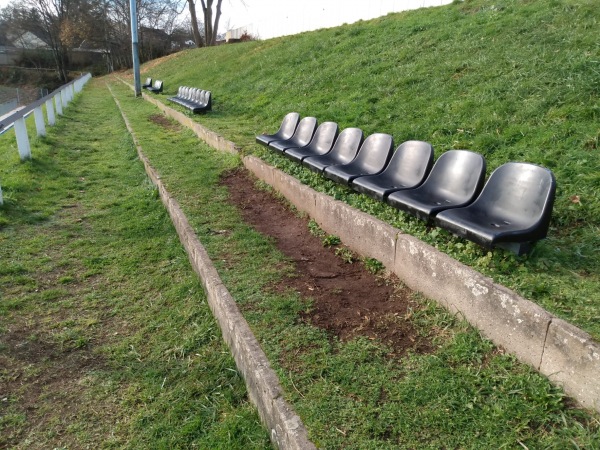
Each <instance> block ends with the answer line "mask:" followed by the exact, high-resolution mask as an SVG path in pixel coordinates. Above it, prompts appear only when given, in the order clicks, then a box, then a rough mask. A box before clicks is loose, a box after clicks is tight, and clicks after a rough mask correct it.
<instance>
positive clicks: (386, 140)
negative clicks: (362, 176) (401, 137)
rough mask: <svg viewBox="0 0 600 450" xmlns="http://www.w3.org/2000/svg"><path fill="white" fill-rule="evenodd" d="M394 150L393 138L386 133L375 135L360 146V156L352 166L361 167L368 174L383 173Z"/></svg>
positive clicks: (357, 156)
mask: <svg viewBox="0 0 600 450" xmlns="http://www.w3.org/2000/svg"><path fill="white" fill-rule="evenodd" d="M393 149H394V138H392V136H390V135H389V134H385V133H373V134H372V135H370V136H369V137H367V138H366V139H365V141H364V142H363V144H362V145H361V146H360V150H358V155H356V158H355V159H354V161H352V164H353V165H354V164H356V165H358V166H360V167H361V169H363V170H364V171H365V172H366V173H377V172H381V171H382V170H383V168H384V167H385V166H386V164H387V163H388V161H389V160H390V157H391V156H392V150H393Z"/></svg>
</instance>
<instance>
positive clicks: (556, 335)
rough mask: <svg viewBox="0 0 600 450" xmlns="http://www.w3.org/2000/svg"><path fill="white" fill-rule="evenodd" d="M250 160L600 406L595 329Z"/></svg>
mask: <svg viewBox="0 0 600 450" xmlns="http://www.w3.org/2000/svg"><path fill="white" fill-rule="evenodd" d="M243 163H244V166H245V167H246V168H247V169H248V170H249V171H250V172H252V173H253V174H254V175H255V176H256V177H257V178H259V179H261V180H262V181H264V182H266V183H268V184H270V185H271V186H272V187H273V188H274V189H275V190H276V191H278V192H280V193H281V194H282V195H284V196H285V197H286V198H287V199H288V201H289V202H290V203H291V204H293V205H294V206H295V207H296V208H297V209H298V210H300V211H303V212H305V213H307V214H308V215H309V216H310V217H311V218H312V219H313V220H315V221H316V222H317V223H318V224H319V226H320V227H321V228H322V229H323V230H325V231H326V232H328V233H331V234H334V235H336V236H338V237H339V238H340V239H341V241H342V242H343V243H344V244H345V245H347V246H348V247H349V248H350V249H352V250H353V251H355V252H357V253H359V254H361V255H363V256H367V257H370V258H376V259H378V260H379V261H380V262H381V263H383V264H384V265H385V266H386V268H388V270H390V271H392V272H393V273H395V274H396V275H397V276H398V277H399V278H400V279H401V280H402V281H403V282H404V283H405V284H406V285H407V286H408V287H410V288H411V289H413V290H415V291H418V292H421V293H422V294H423V295H425V296H426V297H428V298H431V299H433V300H435V301H436V302H438V303H439V304H441V305H443V306H444V307H446V308H447V309H448V310H449V311H451V312H453V313H455V314H460V315H461V316H462V317H464V318H465V320H467V321H468V322H469V323H470V324H471V325H473V326H474V327H476V328H477V329H479V331H480V332H481V333H482V334H483V335H484V336H486V337H487V338H488V339H490V340H491V341H492V342H494V344H496V345H499V346H501V347H503V348H504V349H505V350H506V351H508V352H509V353H512V354H513V355H515V356H516V357H517V358H518V359H519V360H520V361H522V362H524V363H527V364H529V365H530V366H532V367H533V368H535V369H536V370H538V371H539V372H540V373H542V374H544V375H546V376H547V377H548V378H549V379H550V381H552V382H553V383H554V384H557V385H559V386H561V387H562V388H563V389H564V390H565V392H566V393H567V394H568V395H570V396H571V397H573V398H575V399H576V400H577V401H578V402H579V403H580V404H581V405H582V406H584V407H586V408H590V409H595V410H596V411H600V345H599V344H598V343H597V342H595V341H594V340H593V339H592V338H591V336H590V335H589V334H587V333H586V332H584V331H582V330H580V329H578V328H576V327H574V326H573V325H570V324H568V323H567V322H565V321H563V320H561V319H558V318H557V317H555V316H553V315H552V314H550V313H549V312H548V311H546V310H544V309H543V308H541V307H540V306H538V305H537V304H535V303H533V302H531V301H529V300H527V299H525V298H523V297H521V296H519V295H518V294H516V293H515V292H513V291H511V290H510V289H507V288H506V287H504V286H502V285H499V284H496V283H494V282H493V280H492V279H490V278H488V277H485V276H483V275H482V274H480V273H479V272H477V271H476V270H473V269H471V268H470V267H468V266H466V265H464V264H462V263H460V262H458V261H456V260H455V259H453V258H451V257H450V256H448V255H446V254H445V253H443V252H441V251H439V250H437V249H435V248H433V247H431V246H430V245H428V244H426V243H424V242H421V241H420V240H419V239H417V238H415V237H413V236H410V235H407V234H403V233H402V232H401V231H400V230H399V229H397V228H394V227H392V226H391V225H389V224H387V223H385V222H383V221H381V220H379V219H376V218H374V217H372V216H370V215H368V214H365V213H363V212H362V211H359V210H357V209H355V208H352V207H351V206H348V205H347V204H346V203H343V202H340V201H337V200H334V199H333V198H331V197H329V196H328V195H326V194H322V193H320V192H317V191H315V190H313V189H311V188H310V187H308V186H306V185H303V184H302V183H300V182H299V181H298V180H296V179H295V178H294V177H291V176H290V175H287V174H286V173H284V172H282V171H280V170H278V169H275V168H273V167H271V166H269V165H268V164H266V163H265V162H263V161H262V160H261V159H259V158H256V157H254V156H246V157H244V158H243Z"/></svg>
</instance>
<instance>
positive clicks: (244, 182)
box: [222, 169, 431, 355]
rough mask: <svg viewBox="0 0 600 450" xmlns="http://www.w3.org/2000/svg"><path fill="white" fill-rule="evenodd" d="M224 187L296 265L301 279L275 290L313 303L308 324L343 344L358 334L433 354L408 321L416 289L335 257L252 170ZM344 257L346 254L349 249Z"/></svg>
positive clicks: (401, 349)
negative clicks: (293, 292)
mask: <svg viewBox="0 0 600 450" xmlns="http://www.w3.org/2000/svg"><path fill="white" fill-rule="evenodd" d="M222 183H223V184H224V185H225V186H227V187H228V188H229V193H230V200H231V202H232V203H233V204H235V205H236V206H237V207H238V208H239V210H240V211H241V214H242V216H243V218H244V220H245V221H246V223H248V224H250V225H251V226H253V227H254V228H255V229H256V230H257V231H259V232H261V233H262V234H264V235H267V236H271V237H272V238H273V239H274V240H275V242H276V245H277V247H278V249H279V250H280V251H281V252H282V253H283V254H285V255H286V256H287V257H288V258H290V259H291V260H292V261H293V263H294V265H295V269H296V271H295V273H296V276H295V277H293V278H287V279H286V280H285V283H281V284H280V285H277V286H274V289H275V290H277V291H284V290H287V289H290V288H291V289H295V290H296V291H298V292H299V293H300V294H301V295H302V296H303V297H307V298H311V299H312V300H313V306H312V308H311V310H310V311H308V312H307V313H305V314H304V316H303V320H306V321H307V322H310V323H312V324H313V325H315V326H317V327H320V328H323V329H325V330H327V331H328V332H330V333H331V334H333V335H334V336H337V337H338V338H340V339H341V340H343V341H346V340H349V339H352V338H354V337H357V336H366V337H368V338H371V339H379V340H381V341H382V342H384V343H385V344H386V345H388V346H390V348H391V349H392V351H393V353H394V354H397V355H402V354H405V353H406V352H407V351H409V350H411V351H413V352H419V353H427V352H429V351H431V344H430V341H429V340H428V339H427V338H426V337H423V336H421V335H420V334H419V333H418V331H417V330H416V329H415V327H414V326H413V325H412V324H411V322H410V321H409V320H407V317H408V316H409V315H410V312H411V311H412V308H415V307H417V304H416V303H415V301H414V300H413V299H412V291H410V290H409V289H408V288H406V287H404V286H403V285H402V284H401V283H400V282H399V280H398V279H397V278H396V277H394V276H391V275H385V276H383V275H379V276H377V275H374V274H372V273H370V272H369V271H367V270H366V268H365V266H364V264H363V263H362V262H360V261H354V262H352V263H349V262H347V260H348V259H349V258H341V257H340V256H338V255H336V248H333V247H325V246H324V245H323V242H322V240H321V239H320V238H318V237H316V236H313V235H312V234H311V233H310V231H309V228H308V225H307V219H302V218H300V217H298V216H297V215H295V214H294V213H293V212H292V211H291V210H290V209H289V208H288V207H287V206H286V205H285V204H284V203H283V202H282V201H281V200H279V199H277V198H276V197H275V196H273V195H272V194H271V193H269V192H267V191H264V190H262V189H259V188H257V187H256V186H255V182H254V179H252V178H251V177H250V175H249V174H248V172H247V171H245V170H241V169H240V170H235V171H232V172H230V173H227V174H226V175H225V176H224V177H223V178H222ZM338 248H339V247H338ZM338 253H340V251H339V250H338ZM342 253H344V254H346V255H347V252H346V251H343V252H342Z"/></svg>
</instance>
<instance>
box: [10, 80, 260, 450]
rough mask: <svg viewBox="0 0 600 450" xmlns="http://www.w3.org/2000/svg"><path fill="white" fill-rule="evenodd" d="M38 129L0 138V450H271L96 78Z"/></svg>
mask: <svg viewBox="0 0 600 450" xmlns="http://www.w3.org/2000/svg"><path fill="white" fill-rule="evenodd" d="M48 131H49V135H48V137H47V138H44V139H36V140H34V141H33V142H32V147H33V148H32V153H33V160H32V161H29V162H26V163H20V162H19V161H18V156H17V155H18V154H17V151H16V147H15V143H14V137H13V136H10V134H9V135H6V136H1V137H0V138H1V139H0V178H1V179H2V186H3V190H4V193H5V205H4V206H3V207H0V447H1V448H4V447H6V448H16V449H34V448H89V447H91V448H222V449H225V448H227V449H229V448H269V447H270V443H269V440H268V435H267V433H266V431H265V430H264V429H263V427H262V426H261V424H260V422H259V419H258V415H257V414H256V412H255V410H254V408H253V407H252V405H250V404H249V403H248V400H247V397H246V391H245V386H244V383H243V380H242V379H241V377H240V375H239V374H238V372H237V370H236V367H235V364H234V362H233V359H232V358H231V356H230V354H229V351H228V349H227V347H226V346H225V345H224V344H223V342H222V339H221V335H220V330H219V329H218V327H217V325H216V323H215V321H214V319H213V317H212V315H211V312H210V310H209V308H208V306H207V304H206V299H205V295H204V292H203V290H202V287H201V285H200V283H199V282H198V280H197V278H196V275H195V274H194V272H193V271H192V269H191V267H190V265H189V263H188V260H187V256H186V254H185V252H184V251H183V249H182V247H181V245H180V244H179V241H178V238H177V235H176V233H175V231H174V229H173V227H172V225H171V223H170V220H169V218H168V216H167V214H166V213H165V211H164V209H163V207H162V205H161V203H160V201H158V199H157V193H156V191H155V189H154V187H153V186H152V185H151V184H150V183H149V182H148V180H147V179H146V176H145V173H144V170H143V166H142V165H141V163H140V162H139V161H138V160H137V156H136V153H135V150H134V148H133V145H132V139H131V137H130V136H129V134H128V133H127V131H126V129H125V125H124V123H123V121H122V119H121V116H120V115H119V112H118V110H117V108H116V106H115V103H114V101H113V99H112V98H111V97H110V95H109V94H108V92H107V90H106V88H105V87H104V85H103V83H100V82H98V81H95V82H92V83H91V85H90V86H88V87H87V88H86V90H85V91H84V93H83V95H81V96H80V97H78V99H77V100H76V102H75V103H74V104H73V105H71V106H70V107H69V108H68V110H66V115H65V117H63V118H60V120H59V123H58V125H57V126H56V127H53V128H49V130H48ZM183 134H184V135H185V133H183ZM188 138H189V136H188ZM184 139H185V138H183V140H184ZM194 144H195V146H196V147H201V145H200V144H199V143H198V142H197V141H195V143H194ZM231 164H233V163H232V162H231V161H223V162H222V164H220V165H219V164H217V166H216V167H215V170H217V171H218V170H222V169H223V168H226V167H229V166H231Z"/></svg>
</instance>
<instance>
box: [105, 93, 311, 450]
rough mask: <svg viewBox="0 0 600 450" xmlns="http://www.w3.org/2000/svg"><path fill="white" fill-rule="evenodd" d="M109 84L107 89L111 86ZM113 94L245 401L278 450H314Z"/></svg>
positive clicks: (303, 428) (203, 250) (259, 349)
mask: <svg viewBox="0 0 600 450" xmlns="http://www.w3.org/2000/svg"><path fill="white" fill-rule="evenodd" d="M107 87H108V86H107ZM108 89H109V90H110V87H108ZM111 94H112V91H111ZM113 99H114V100H115V103H116V104H117V107H118V108H119V111H120V112H121V116H122V117H123V120H124V122H125V125H126V127H127V130H128V131H129V133H130V134H131V137H132V138H133V142H134V144H135V147H136V149H137V153H138V157H139V159H140V160H141V161H142V163H143V164H144V168H145V170H146V174H147V175H148V177H149V178H150V180H151V181H152V183H153V184H154V185H155V186H156V187H157V189H158V192H159V195H160V199H161V201H162V203H163V204H164V206H165V208H166V209H167V211H168V213H169V216H170V217H171V220H172V222H173V225H174V226H175V229H176V231H177V234H178V236H179V239H180V241H181V243H182V244H183V246H184V248H185V250H186V252H187V254H188V257H189V259H190V263H191V265H192V267H193V269H194V271H195V272H196V273H197V274H198V276H199V277H200V279H201V281H202V285H203V287H204V290H205V291H206V294H207V299H208V304H209V307H210V309H211V311H212V313H213V315H214V316H215V318H216V319H217V322H218V324H219V327H220V328H221V333H222V335H223V339H224V340H225V342H226V343H227V345H228V346H229V348H230V350H231V353H232V355H233V358H234V360H235V362H236V366H237V367H238V370H239V371H240V372H241V374H242V376H243V378H244V380H245V382H246V387H247V390H248V396H249V398H250V401H251V402H252V403H253V404H254V405H255V406H256V408H257V410H258V413H259V416H260V418H261V420H262V422H263V424H264V425H265V426H267V427H268V429H269V432H270V438H271V442H272V443H273V444H274V445H276V446H277V448H280V449H291V450H305V449H308V450H310V449H316V447H315V445H314V444H313V443H312V442H310V441H309V439H308V433H307V430H306V428H305V427H304V424H303V423H302V421H301V419H300V417H299V416H298V415H297V414H296V413H295V412H294V411H293V409H292V408H291V407H290V405H289V404H288V403H287V402H286V401H285V400H284V399H283V395H282V392H283V391H282V388H281V385H280V383H279V379H278V378H277V375H276V373H275V371H274V370H273V369H272V368H271V365H270V363H269V361H268V359H267V356H266V355H265V353H264V352H263V350H262V348H261V347H260V344H259V343H258V341H257V339H256V337H255V336H254V334H253V333H252V331H251V330H250V327H249V326H248V323H247V322H246V320H245V319H244V317H243V315H242V314H241V313H240V311H239V309H238V307H237V304H236V302H235V300H234V299H233V297H232V296H231V294H230V293H229V291H228V290H227V288H226V287H225V286H224V285H223V283H222V281H221V279H220V277H219V275H218V273H217V270H216V269H215V267H214V265H213V264H212V261H211V260H210V258H209V256H208V254H207V253H206V250H205V249H204V247H203V246H202V244H201V243H200V241H199V240H198V238H197V236H196V234H195V232H194V230H193V228H192V227H191V226H190V224H189V222H188V220H187V218H186V216H185V214H184V213H183V211H182V210H181V208H180V207H179V204H178V203H177V201H176V200H175V199H174V198H173V197H171V195H170V194H169V192H168V191H167V189H166V188H165V186H164V184H163V183H162V181H161V179H160V176H159V175H158V173H157V172H156V170H155V169H154V168H153V167H152V166H151V164H150V162H149V160H148V158H147V157H146V156H145V155H144V153H143V150H142V147H141V146H140V144H139V141H138V140H137V138H136V136H135V134H134V132H133V129H132V128H131V126H130V124H129V121H128V120H127V117H126V116H125V114H124V113H123V111H122V109H121V105H120V103H119V101H118V100H117V99H116V98H115V97H114V95H113Z"/></svg>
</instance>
